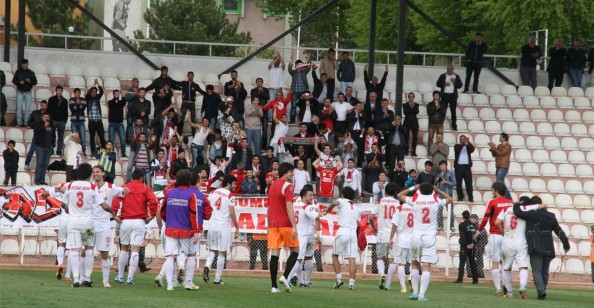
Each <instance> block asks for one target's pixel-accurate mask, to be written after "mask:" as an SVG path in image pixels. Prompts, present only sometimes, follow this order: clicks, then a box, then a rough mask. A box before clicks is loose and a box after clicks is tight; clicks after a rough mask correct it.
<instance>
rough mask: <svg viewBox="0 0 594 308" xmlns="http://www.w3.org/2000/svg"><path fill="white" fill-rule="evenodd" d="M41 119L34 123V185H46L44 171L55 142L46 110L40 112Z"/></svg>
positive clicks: (54, 134) (54, 135) (53, 131)
mask: <svg viewBox="0 0 594 308" xmlns="http://www.w3.org/2000/svg"><path fill="white" fill-rule="evenodd" d="M41 119H42V121H37V122H36V123H35V132H34V133H35V137H34V139H35V148H36V149H35V155H37V165H36V166H35V185H48V184H47V183H46V182H45V173H46V171H47V166H48V165H49V161H50V156H51V154H52V148H53V147H54V146H55V144H56V129H55V128H54V125H53V123H52V121H51V119H50V115H49V113H47V112H44V113H42V115H41Z"/></svg>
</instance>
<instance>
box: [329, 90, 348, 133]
mask: <svg viewBox="0 0 594 308" xmlns="http://www.w3.org/2000/svg"><path fill="white" fill-rule="evenodd" d="M332 107H333V108H334V110H335V111H336V121H335V123H334V132H335V134H336V133H339V134H341V135H344V133H345V131H346V127H347V122H346V120H347V112H349V110H351V109H353V106H351V104H349V103H347V102H345V100H344V94H342V93H338V101H336V102H334V103H332Z"/></svg>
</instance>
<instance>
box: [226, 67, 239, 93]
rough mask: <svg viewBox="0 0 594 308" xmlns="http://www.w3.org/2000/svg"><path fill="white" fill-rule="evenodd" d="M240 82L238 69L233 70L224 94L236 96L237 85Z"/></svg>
mask: <svg viewBox="0 0 594 308" xmlns="http://www.w3.org/2000/svg"><path fill="white" fill-rule="evenodd" d="M238 82H239V80H237V71H236V70H233V71H231V80H229V81H227V82H225V86H224V87H225V89H224V92H223V93H224V94H225V96H235V85H236V84H237V83H238ZM242 86H243V84H242Z"/></svg>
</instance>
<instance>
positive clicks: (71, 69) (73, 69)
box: [66, 65, 83, 77]
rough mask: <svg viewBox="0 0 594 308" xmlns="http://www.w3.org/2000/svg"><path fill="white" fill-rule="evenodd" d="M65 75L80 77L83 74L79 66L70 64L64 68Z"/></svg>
mask: <svg viewBox="0 0 594 308" xmlns="http://www.w3.org/2000/svg"><path fill="white" fill-rule="evenodd" d="M66 75H67V76H68V77H75V76H76V77H82V75H83V74H82V70H81V69H80V67H78V66H74V65H72V66H68V67H67V68H66Z"/></svg>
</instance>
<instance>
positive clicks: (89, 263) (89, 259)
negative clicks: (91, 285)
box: [84, 249, 95, 281]
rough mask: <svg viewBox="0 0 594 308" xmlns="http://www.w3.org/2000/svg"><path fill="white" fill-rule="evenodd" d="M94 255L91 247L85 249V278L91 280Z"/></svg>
mask: <svg viewBox="0 0 594 308" xmlns="http://www.w3.org/2000/svg"><path fill="white" fill-rule="evenodd" d="M94 263H95V257H94V256H93V249H87V251H86V252H85V280H84V281H91V273H92V272H93V264H94Z"/></svg>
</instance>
